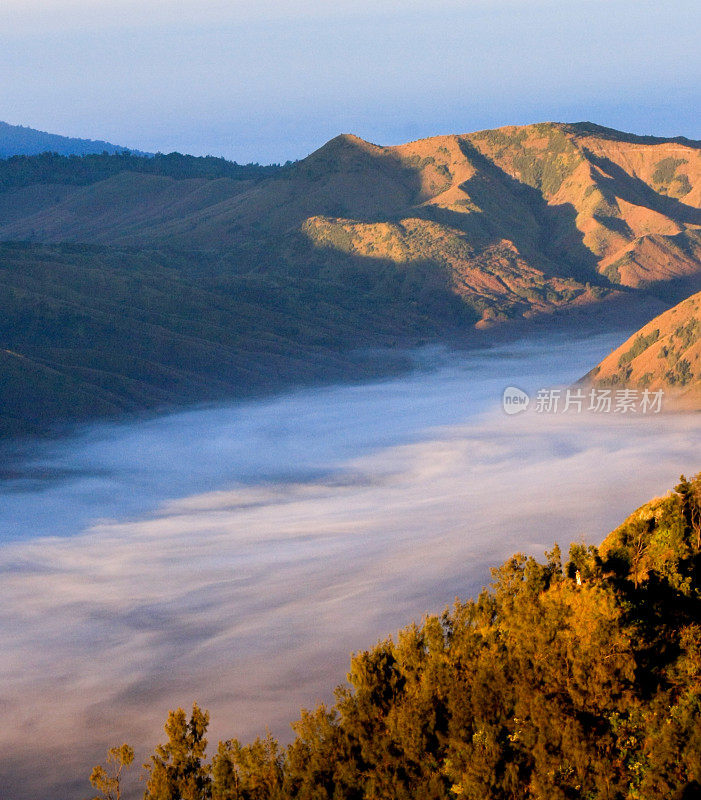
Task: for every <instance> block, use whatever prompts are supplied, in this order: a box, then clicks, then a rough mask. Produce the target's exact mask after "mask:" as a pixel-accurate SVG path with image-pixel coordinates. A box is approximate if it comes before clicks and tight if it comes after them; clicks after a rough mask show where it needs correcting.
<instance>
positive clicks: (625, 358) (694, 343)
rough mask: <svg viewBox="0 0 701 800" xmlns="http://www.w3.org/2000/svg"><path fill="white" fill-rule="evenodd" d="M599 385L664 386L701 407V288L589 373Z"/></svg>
mask: <svg viewBox="0 0 701 800" xmlns="http://www.w3.org/2000/svg"><path fill="white" fill-rule="evenodd" d="M587 380H589V381H591V382H592V383H594V384H596V385H598V386H630V387H640V388H642V387H648V388H651V389H664V390H665V391H666V392H667V393H668V394H670V395H671V396H672V397H673V398H674V399H675V400H676V401H677V402H679V403H680V404H682V405H683V406H685V407H693V408H698V409H701V292H698V293H697V294H695V295H692V296H691V297H689V298H688V299H687V300H684V301H683V302H681V303H679V305H676V306H675V307H674V308H672V309H670V310H669V311H666V312H665V313H664V314H661V315H660V316H659V317H656V318H655V319H653V320H652V321H651V322H649V323H648V324H647V325H645V327H644V328H642V329H641V330H639V331H638V332H637V333H636V334H634V335H633V336H631V337H630V339H628V340H627V341H626V342H624V343H623V344H622V345H621V346H620V347H619V348H618V349H617V350H614V351H613V353H611V354H610V355H609V356H607V357H606V358H605V359H604V360H603V361H602V362H601V364H599V365H598V366H597V367H595V368H594V369H593V370H592V371H591V372H590V373H589V375H588V376H587Z"/></svg>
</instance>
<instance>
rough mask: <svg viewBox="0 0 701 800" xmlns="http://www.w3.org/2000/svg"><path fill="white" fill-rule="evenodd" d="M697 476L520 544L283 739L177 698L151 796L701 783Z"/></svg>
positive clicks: (272, 796)
mask: <svg viewBox="0 0 701 800" xmlns="http://www.w3.org/2000/svg"><path fill="white" fill-rule="evenodd" d="M699 512H701V475H697V476H696V477H695V478H692V479H691V480H687V479H686V478H684V477H682V479H681V482H680V484H679V485H678V486H677V487H676V490H675V492H674V493H671V494H669V495H668V496H666V497H664V498H660V499H657V500H654V501H652V502H650V503H648V504H646V505H645V506H643V507H642V508H640V509H638V511H636V512H635V513H634V514H632V515H631V516H630V517H629V518H628V519H627V520H626V521H625V522H624V523H623V525H621V526H620V527H619V528H617V529H616V530H615V531H613V532H612V533H611V534H610V536H609V537H607V539H606V540H605V541H604V542H603V544H602V545H601V546H600V547H598V548H597V547H593V546H586V545H584V544H575V545H573V546H572V547H571V549H570V552H569V558H568V559H567V560H566V561H565V563H564V564H563V559H562V554H561V552H560V549H559V548H558V547H557V546H555V547H554V549H553V550H552V551H551V552H549V553H546V558H545V560H544V561H542V562H541V561H538V560H536V559H534V558H532V557H529V556H526V555H522V554H517V555H515V556H513V557H512V558H510V559H509V560H508V561H507V562H506V563H504V564H503V565H502V566H501V567H499V568H498V569H495V570H494V571H493V582H492V584H491V586H489V587H488V588H487V589H485V590H484V591H483V592H482V593H481V594H480V595H479V597H478V598H477V599H476V600H469V601H466V602H462V601H456V602H455V604H454V605H453V606H452V607H450V608H448V609H446V611H445V612H444V613H443V614H441V615H438V616H428V617H426V618H425V619H424V620H423V622H422V623H421V624H420V625H416V624H414V625H410V626H408V627H406V628H404V629H403V630H401V631H400V632H399V634H398V635H397V636H396V637H395V638H388V639H386V640H384V641H381V642H379V643H378V644H377V645H376V646H375V647H373V648H371V649H369V650H367V651H364V652H360V653H357V654H356V655H354V656H353V658H352V661H351V666H350V672H349V673H348V682H347V684H346V685H344V686H341V687H339V688H338V689H337V690H336V702H335V704H334V705H333V706H332V707H331V708H327V707H325V706H323V705H322V706H319V707H318V708H316V709H315V710H313V711H307V710H304V711H302V714H301V717H300V719H299V720H298V721H297V722H296V723H294V725H293V729H294V734H295V735H294V739H293V741H292V742H291V744H290V745H289V746H288V747H286V748H282V747H281V746H280V745H279V744H278V742H277V741H276V740H275V739H274V738H273V737H272V736H270V734H268V736H266V737H265V738H264V739H257V740H256V741H255V742H253V743H252V744H249V745H243V744H241V743H240V742H238V741H237V740H236V739H232V740H229V741H225V742H220V743H219V745H218V749H217V751H216V753H215V754H214V756H213V758H212V761H211V763H207V762H206V761H205V747H206V741H205V739H204V734H205V731H206V727H207V722H208V716H207V714H206V712H202V711H200V710H199V708H198V707H197V706H195V707H194V709H193V712H192V716H191V718H190V721H189V722H188V721H187V718H186V715H185V713H184V712H183V711H182V709H179V710H178V711H176V712H171V714H170V716H169V718H168V723H167V724H166V732H167V734H168V737H169V743H168V744H167V745H161V746H159V747H158V748H157V750H156V754H155V755H154V756H152V757H151V761H150V764H149V765H148V772H149V780H148V785H147V791H146V795H145V797H146V798H147V800H292V798H295V799H296V800H361V798H373V800H447V799H448V798H464V799H465V800H485V799H486V798H489V800H521V799H523V800H570V799H574V798H578V799H579V800H581V799H585V800H644V799H645V798H651V797H660V798H670V800H674V799H676V800H690V799H691V798H695V797H699V796H701V624H700V623H699V620H700V619H701V613H700V612H701V587H700V585H699V573H700V568H701V553H700V550H699V538H698V527H697V526H698V519H699Z"/></svg>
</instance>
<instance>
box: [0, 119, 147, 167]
mask: <svg viewBox="0 0 701 800" xmlns="http://www.w3.org/2000/svg"><path fill="white" fill-rule="evenodd" d="M124 150H128V151H129V152H132V153H137V154H140V155H147V154H146V153H141V151H140V150H132V149H131V148H128V147H121V146H120V145H116V144H112V143H111V142H105V141H102V140H99V139H80V138H76V137H74V136H63V135H62V134H58V133H49V132H48V131H41V130H37V129H36V128H30V127H28V126H26V125H11V124H10V123H9V122H2V121H0V158H9V157H10V156H15V155H39V154H40V153H46V152H52V153H59V154H61V155H88V154H89V153H102V152H106V153H112V154H113V153H120V152H123V151H124Z"/></svg>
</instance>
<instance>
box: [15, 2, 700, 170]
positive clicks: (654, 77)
mask: <svg viewBox="0 0 701 800" xmlns="http://www.w3.org/2000/svg"><path fill="white" fill-rule="evenodd" d="M699 29H701V4H699V3H698V0H668V1H667V2H664V3H662V2H659V0H655V2H648V0H423V1H422V2H415V0H374V2H369V0H353V2H349V1H348V0H338V1H337V2H333V1H329V0H325V1H324V2H311V0H276V1H275V2H270V1H269V0H268V2H266V0H256V1H255V2H254V1H253V0H227V1H226V2H220V0H140V2H135V0H119V2H117V0H3V1H2V3H1V4H0V72H1V74H2V79H1V80H0V119H3V120H6V121H7V122H11V123H14V124H24V125H30V126H32V127H36V128H40V129H42V130H49V131H52V132H56V133H63V134H67V135H73V136H81V137H88V138H100V139H108V140H110V141H113V142H115V143H117V144H122V145H125V146H130V147H134V148H139V149H142V150H162V151H170V150H172V149H178V150H181V151H185V152H191V153H197V154H202V153H213V154H217V155H219V154H221V155H225V156H227V157H230V158H234V159H237V160H239V161H248V160H258V161H261V162H268V161H272V160H274V161H284V160H286V159H288V158H290V159H293V158H298V157H300V156H303V155H305V154H307V153H308V152H310V151H311V150H313V149H315V148H316V147H318V146H320V145H321V144H323V143H324V142H325V141H326V140H328V139H329V138H331V137H332V136H334V135H336V134H338V133H340V132H353V133H357V134H358V135H360V136H363V137H364V138H367V139H370V140H372V141H375V142H378V143H381V144H392V143H397V142H400V141H406V140H409V139H415V138H419V137H422V136H429V135H432V134H438V133H448V132H466V131H470V130H476V129H480V128H485V127H494V126H498V125H504V124H510V123H525V122H535V121H542V120H547V119H556V120H565V121H575V120H582V119H589V120H592V121H595V122H599V123H601V124H604V125H610V126H613V127H619V128H622V129H627V130H632V131H635V132H640V133H657V134H662V135H674V134H683V135H686V136H689V137H693V138H698V137H700V136H701V131H700V130H699V124H698V120H699V113H698V111H699V104H698V85H699V78H700V77H701V68H700V66H701V57H700V56H699V48H698V32H699Z"/></svg>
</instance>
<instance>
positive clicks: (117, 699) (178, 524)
mask: <svg viewBox="0 0 701 800" xmlns="http://www.w3.org/2000/svg"><path fill="white" fill-rule="evenodd" d="M622 338H624V337H622V336H621V334H620V332H619V333H618V334H610V335H602V336H598V337H595V338H589V339H577V340H568V339H567V338H566V337H564V336H559V337H558V336H554V337H549V338H547V339H540V340H533V341H527V342H520V343H516V344H509V345H500V346H499V347H495V348H492V349H488V350H480V351H471V352H461V353H451V352H447V351H443V350H438V349H429V350H423V351H421V352H418V353H417V354H416V369H415V370H414V371H413V372H412V373H411V374H407V375H405V376H404V377H400V378H394V379H392V380H384V381H376V382H372V383H364V384H361V385H352V386H348V385H346V386H336V387H326V388H321V389H317V390H304V391H300V392H296V393H290V394H287V395H284V396H279V397H275V398H272V399H269V400H266V401H258V402H250V403H239V404H234V405H228V406H222V407H216V408H203V409H197V410H192V411H189V412H186V413H178V414H172V415H168V416H164V417H160V418H155V419H151V420H147V421H139V422H134V423H130V424H113V425H103V424H100V425H93V426H88V427H85V428H83V429H80V430H78V431H76V432H75V433H74V434H72V435H71V436H69V437H67V438H63V439H60V440H54V441H51V442H47V441H44V442H41V443H35V444H32V445H30V444H25V445H23V446H22V448H21V449H19V450H17V449H16V450H15V452H13V453H12V459H10V457H9V455H8V454H7V453H6V456H5V458H6V461H5V464H4V465H3V474H4V475H5V479H4V480H3V481H2V482H0V597H1V598H2V604H1V606H0V641H1V642H2V647H1V648H0V709H1V710H2V715H3V722H4V724H3V726H2V729H1V730H0V786H1V787H2V788H3V791H2V797H3V800H25V799H26V800H29V798H32V800H37V798H49V797H51V798H52V800H62V799H63V798H66V800H68V798H77V797H82V796H87V794H86V793H87V792H88V791H89V786H88V784H87V775H88V774H89V771H90V767H91V766H92V765H93V764H94V763H97V761H98V760H100V759H101V758H102V756H103V755H104V750H105V748H106V747H107V746H109V745H111V744H116V743H121V742H123V741H128V742H131V743H132V744H134V745H135V746H136V747H137V762H138V763H141V761H142V760H143V759H144V758H145V756H146V754H147V752H148V751H149V750H152V749H153V747H154V746H155V744H156V743H157V742H158V741H160V740H161V739H162V724H163V722H164V720H165V717H166V714H167V711H168V709H170V708H174V707H177V706H178V705H182V706H185V707H187V706H189V705H191V703H192V702H193V700H196V701H198V702H199V703H200V704H201V705H203V706H205V707H206V708H208V709H209V710H210V712H211V714H212V725H211V729H210V732H211V737H210V739H212V740H214V741H216V740H217V739H218V738H230V737H232V736H237V737H239V738H243V739H247V738H250V737H254V736H256V735H258V734H263V733H264V732H265V728H266V725H267V726H269V727H270V728H271V729H272V730H273V732H274V733H276V734H278V735H281V736H282V737H283V738H287V737H288V736H289V722H290V721H292V720H294V719H295V718H296V717H297V715H298V711H299V708H300V706H313V705H315V704H316V703H318V702H319V701H328V700H330V699H331V697H332V689H333V686H334V685H335V684H337V683H339V682H341V681H342V680H343V679H344V676H345V672H346V668H347V665H348V658H349V654H350V652H351V651H352V650H357V649H359V648H363V647H367V646H371V645H373V644H374V643H375V642H376V641H377V640H378V639H379V638H382V637H385V636H386V635H388V634H391V633H392V632H394V631H396V629H397V628H399V627H401V626H402V625H404V624H406V623H408V622H409V621H411V620H413V619H420V618H421V617H422V616H423V615H424V614H425V613H427V612H438V611H440V610H442V609H443V608H444V607H445V606H446V605H447V604H449V603H450V602H452V600H453V598H454V597H455V596H456V595H460V596H463V597H465V596H469V595H472V594H474V593H475V592H477V591H478V590H479V588H480V587H481V586H482V585H484V584H485V583H486V582H488V580H489V567H490V566H494V565H496V564H498V563H500V562H501V561H502V560H503V559H504V558H505V557H507V556H508V555H510V554H511V553H512V552H514V551H524V552H528V553H533V554H535V555H542V553H543V551H544V550H545V549H546V548H548V549H549V548H550V547H551V546H552V544H553V542H554V541H558V542H559V543H560V544H561V546H562V547H563V548H567V547H568V545H569V543H570V542H571V541H574V540H581V539H582V538H586V539H587V540H588V541H597V540H600V539H601V538H602V537H603V536H604V535H605V534H606V533H607V532H608V531H609V530H610V529H611V528H613V527H614V526H615V525H616V524H617V523H618V522H620V521H621V520H622V519H623V518H624V517H625V516H626V515H627V514H628V513H630V511H632V510H633V509H634V508H636V507H637V506H638V505H639V504H641V503H642V502H644V501H645V500H647V499H648V498H650V497H651V496H654V495H656V494H659V493H663V492H665V491H667V490H668V489H669V488H670V487H671V486H672V485H673V483H674V481H675V479H676V478H677V477H678V476H679V474H680V473H681V472H687V473H694V472H697V471H698V470H699V469H701V459H700V458H699V453H700V452H701V451H700V448H699V444H700V433H701V425H700V422H701V417H699V415H696V416H693V415H682V414H675V415H672V414H659V415H651V414H645V415H643V414H640V413H636V414H625V415H623V414H613V413H611V414H587V413H581V414H577V413H569V414H561V413H549V414H548V413H538V412H537V411H536V409H535V407H534V405H533V404H532V405H531V407H530V408H529V410H528V411H526V412H524V413H522V414H518V415H513V416H507V415H506V414H505V413H504V412H503V410H502V407H501V396H502V391H503V389H504V388H505V387H507V386H516V387H519V388H521V389H523V390H525V391H526V392H528V393H530V394H531V395H533V394H534V393H535V392H536V391H537V390H538V389H541V388H549V387H554V386H558V385H566V384H569V383H570V382H571V381H573V380H575V379H576V378H578V377H580V376H581V375H582V374H583V373H585V372H586V371H587V370H588V369H589V368H590V367H591V366H592V365H593V364H595V363H597V361H599V360H600V359H601V358H602V357H603V356H604V355H605V354H606V353H608V352H609V351H610V350H611V349H612V348H613V347H614V346H616V345H618V344H619V343H620V341H621V339H622ZM134 773H135V775H136V774H137V773H138V770H135V771H134Z"/></svg>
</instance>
